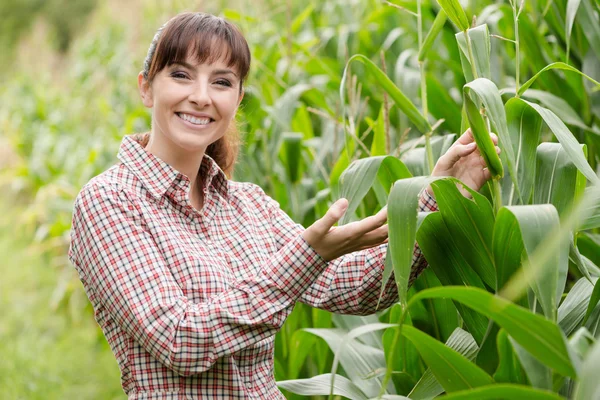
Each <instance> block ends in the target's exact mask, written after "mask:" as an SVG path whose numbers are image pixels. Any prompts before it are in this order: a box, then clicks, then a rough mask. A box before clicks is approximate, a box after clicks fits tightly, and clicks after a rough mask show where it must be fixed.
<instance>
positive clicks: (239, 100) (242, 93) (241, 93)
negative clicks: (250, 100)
mask: <svg viewBox="0 0 600 400" xmlns="http://www.w3.org/2000/svg"><path fill="white" fill-rule="evenodd" d="M244 93H245V92H244V89H242V90H241V91H240V98H239V99H238V105H237V106H238V107H239V106H240V104H242V99H243V98H244Z"/></svg>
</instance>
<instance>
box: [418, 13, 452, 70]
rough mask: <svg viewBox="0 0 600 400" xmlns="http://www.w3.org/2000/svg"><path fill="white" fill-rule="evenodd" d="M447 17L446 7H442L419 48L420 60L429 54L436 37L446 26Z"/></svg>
mask: <svg viewBox="0 0 600 400" xmlns="http://www.w3.org/2000/svg"><path fill="white" fill-rule="evenodd" d="M446 19H448V18H447V16H446V12H445V11H444V9H441V10H440V11H439V12H438V13H437V15H436V16H435V19H434V20H433V24H432V25H431V29H429V32H427V36H425V40H424V41H423V45H422V46H421V50H419V56H418V59H419V61H424V60H425V58H426V56H427V52H428V51H429V49H431V46H432V45H433V42H435V39H436V38H437V36H438V35H439V33H440V32H441V31H442V29H443V28H444V24H445V23H446Z"/></svg>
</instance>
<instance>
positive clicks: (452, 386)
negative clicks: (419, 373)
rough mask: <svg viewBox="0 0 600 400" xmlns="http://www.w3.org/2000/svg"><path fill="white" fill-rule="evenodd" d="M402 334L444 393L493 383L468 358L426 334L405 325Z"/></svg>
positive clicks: (490, 378) (489, 377)
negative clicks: (419, 355) (410, 343)
mask: <svg viewBox="0 0 600 400" xmlns="http://www.w3.org/2000/svg"><path fill="white" fill-rule="evenodd" d="M402 334H403V335H404V336H405V337H406V338H407V339H408V340H410V341H411V342H412V344H413V345H414V346H415V347H416V348H417V350H418V351H419V354H421V357H422V358H423V360H424V361H425V363H426V364H427V366H429V368H431V371H432V372H433V374H434V375H435V378H436V379H437V381H438V382H439V383H440V384H441V385H442V387H443V388H444V390H446V392H455V391H458V390H464V389H470V388H474V387H478V386H485V385H488V384H492V383H493V379H492V377H491V376H489V375H488V374H487V373H486V372H485V371H484V370H482V369H481V368H479V367H478V366H477V365H475V364H474V363H472V362H471V361H469V359H468V358H466V357H465V356H463V355H462V354H460V353H459V352H457V351H455V350H452V349H451V348H450V347H448V346H446V345H444V344H443V343H441V342H439V341H437V340H435V339H434V338H432V337H431V336H429V335H427V334H426V333H423V332H421V331H420V330H418V329H416V328H413V327H412V326H409V325H405V326H403V327H402Z"/></svg>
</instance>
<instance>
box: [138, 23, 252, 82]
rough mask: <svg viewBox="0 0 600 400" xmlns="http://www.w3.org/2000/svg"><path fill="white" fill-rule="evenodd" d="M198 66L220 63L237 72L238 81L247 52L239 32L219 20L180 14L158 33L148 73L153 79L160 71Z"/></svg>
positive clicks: (245, 72)
mask: <svg viewBox="0 0 600 400" xmlns="http://www.w3.org/2000/svg"><path fill="white" fill-rule="evenodd" d="M188 56H190V57H191V58H192V59H193V60H194V61H196V62H197V63H198V64H202V63H208V64H212V63H214V62H216V61H218V60H223V61H224V62H225V64H226V65H227V66H228V67H230V68H233V69H235V70H236V71H237V73H238V75H239V77H240V81H243V80H245V78H246V76H247V75H248V71H249V69H250V49H249V48H248V44H247V42H246V39H244V37H243V35H242V33H241V32H240V31H239V29H238V28H237V27H236V26H235V25H233V24H231V23H229V22H227V21H225V20H224V19H222V18H219V17H215V16H212V15H209V14H202V13H182V14H180V15H178V16H176V17H175V18H173V19H172V20H171V21H169V23H168V24H167V26H166V27H165V31H164V32H163V33H162V35H161V37H160V40H159V43H158V45H157V48H156V52H155V54H154V57H153V60H152V65H151V67H150V71H149V78H150V79H151V78H152V77H154V76H155V75H156V74H157V73H158V72H160V71H161V70H162V69H163V68H165V67H167V66H169V65H171V64H174V63H177V62H183V61H187V58H188Z"/></svg>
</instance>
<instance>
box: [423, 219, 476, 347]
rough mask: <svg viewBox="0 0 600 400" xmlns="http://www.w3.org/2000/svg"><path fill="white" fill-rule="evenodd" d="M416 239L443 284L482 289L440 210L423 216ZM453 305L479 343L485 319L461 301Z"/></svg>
mask: <svg viewBox="0 0 600 400" xmlns="http://www.w3.org/2000/svg"><path fill="white" fill-rule="evenodd" d="M417 239H418V242H419V246H420V247H421V250H422V251H423V254H424V255H425V258H426V259H427V262H428V263H429V266H430V268H431V269H432V270H433V271H434V272H435V274H436V276H437V277H438V279H439V280H440V282H441V283H442V284H443V285H465V286H474V287H479V288H481V289H484V290H485V285H484V283H483V281H482V280H481V278H480V277H479V276H478V275H477V273H476V272H475V271H474V270H473V268H471V267H470V266H469V264H468V263H467V262H466V261H465V260H464V259H463V257H462V256H461V254H460V252H459V251H458V249H457V248H456V245H455V243H454V241H453V240H452V238H451V234H450V232H449V231H448V228H447V227H446V224H445V223H444V220H443V218H442V216H441V214H440V213H439V212H435V213H431V214H430V215H428V216H427V217H426V218H425V220H424V221H423V223H422V224H421V227H420V228H419V231H418V232H417ZM456 308H457V309H458V312H459V313H460V315H461V317H462V319H463V320H464V322H465V325H466V327H467V329H468V330H469V332H470V333H471V334H472V335H473V337H474V338H475V341H476V342H477V343H478V344H481V343H482V341H483V338H484V336H485V333H486V330H487V327H488V320H487V318H485V317H484V316H482V315H481V314H479V313H477V312H475V311H473V310H471V309H470V308H468V307H465V306H464V305H462V304H460V303H456Z"/></svg>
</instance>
